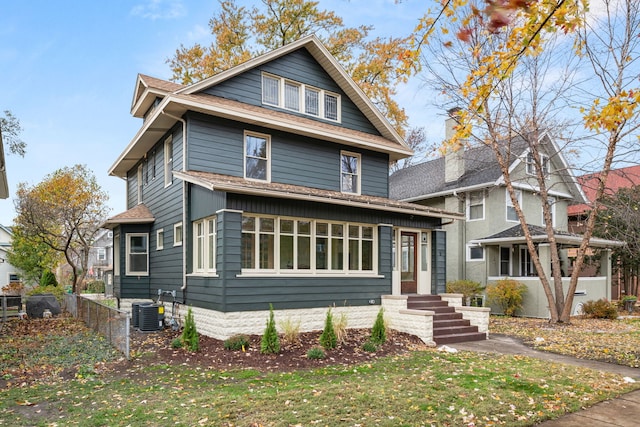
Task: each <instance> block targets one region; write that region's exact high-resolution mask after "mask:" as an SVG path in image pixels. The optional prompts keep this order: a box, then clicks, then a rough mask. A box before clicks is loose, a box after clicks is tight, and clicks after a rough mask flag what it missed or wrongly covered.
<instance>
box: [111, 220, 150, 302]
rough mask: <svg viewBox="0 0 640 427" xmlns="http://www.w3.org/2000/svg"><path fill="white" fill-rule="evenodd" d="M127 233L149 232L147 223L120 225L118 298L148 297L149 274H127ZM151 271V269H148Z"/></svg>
mask: <svg viewBox="0 0 640 427" xmlns="http://www.w3.org/2000/svg"><path fill="white" fill-rule="evenodd" d="M128 233H149V226H148V225H122V226H121V227H120V254H121V255H122V257H121V262H120V267H121V270H120V286H119V288H120V289H119V292H120V293H119V295H118V294H117V293H116V296H119V297H120V298H125V299H126V298H149V297H150V295H149V289H150V283H151V277H150V276H127V275H126V274H125V272H126V262H127V261H126V241H127V234H128ZM150 271H151V270H150Z"/></svg>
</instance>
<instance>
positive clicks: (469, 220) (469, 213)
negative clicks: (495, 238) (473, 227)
mask: <svg viewBox="0 0 640 427" xmlns="http://www.w3.org/2000/svg"><path fill="white" fill-rule="evenodd" d="M473 193H482V216H481V217H480V218H474V219H471V194H473ZM468 194H469V196H468V197H467V200H466V205H467V221H468V222H473V221H484V217H485V207H486V196H485V192H484V190H478V191H470V192H469V193H468Z"/></svg>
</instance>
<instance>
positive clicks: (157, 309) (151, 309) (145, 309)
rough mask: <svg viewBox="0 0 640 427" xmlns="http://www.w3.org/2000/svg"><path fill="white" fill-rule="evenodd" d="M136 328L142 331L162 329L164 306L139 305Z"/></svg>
mask: <svg viewBox="0 0 640 427" xmlns="http://www.w3.org/2000/svg"><path fill="white" fill-rule="evenodd" d="M138 311H139V316H140V317H139V319H138V321H139V325H138V329H140V331H142V332H153V331H160V330H162V327H163V323H164V306H163V305H159V304H146V305H140V307H139V309H138Z"/></svg>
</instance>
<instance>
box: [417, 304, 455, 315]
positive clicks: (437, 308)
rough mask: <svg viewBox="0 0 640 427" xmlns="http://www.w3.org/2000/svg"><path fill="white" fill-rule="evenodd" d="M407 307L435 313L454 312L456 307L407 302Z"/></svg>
mask: <svg viewBox="0 0 640 427" xmlns="http://www.w3.org/2000/svg"><path fill="white" fill-rule="evenodd" d="M407 308H408V309H411V310H430V311H435V312H436V313H455V312H456V309H455V308H453V307H449V306H430V305H423V304H411V305H409V304H407Z"/></svg>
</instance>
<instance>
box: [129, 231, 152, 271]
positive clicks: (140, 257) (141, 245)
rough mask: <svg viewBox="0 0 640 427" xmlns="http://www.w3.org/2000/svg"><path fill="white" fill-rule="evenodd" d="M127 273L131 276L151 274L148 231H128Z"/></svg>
mask: <svg viewBox="0 0 640 427" xmlns="http://www.w3.org/2000/svg"><path fill="white" fill-rule="evenodd" d="M126 237H127V240H126V256H127V258H126V266H125V267H126V274H127V275H129V276H148V275H149V235H148V234H147V233H127V235H126Z"/></svg>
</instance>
